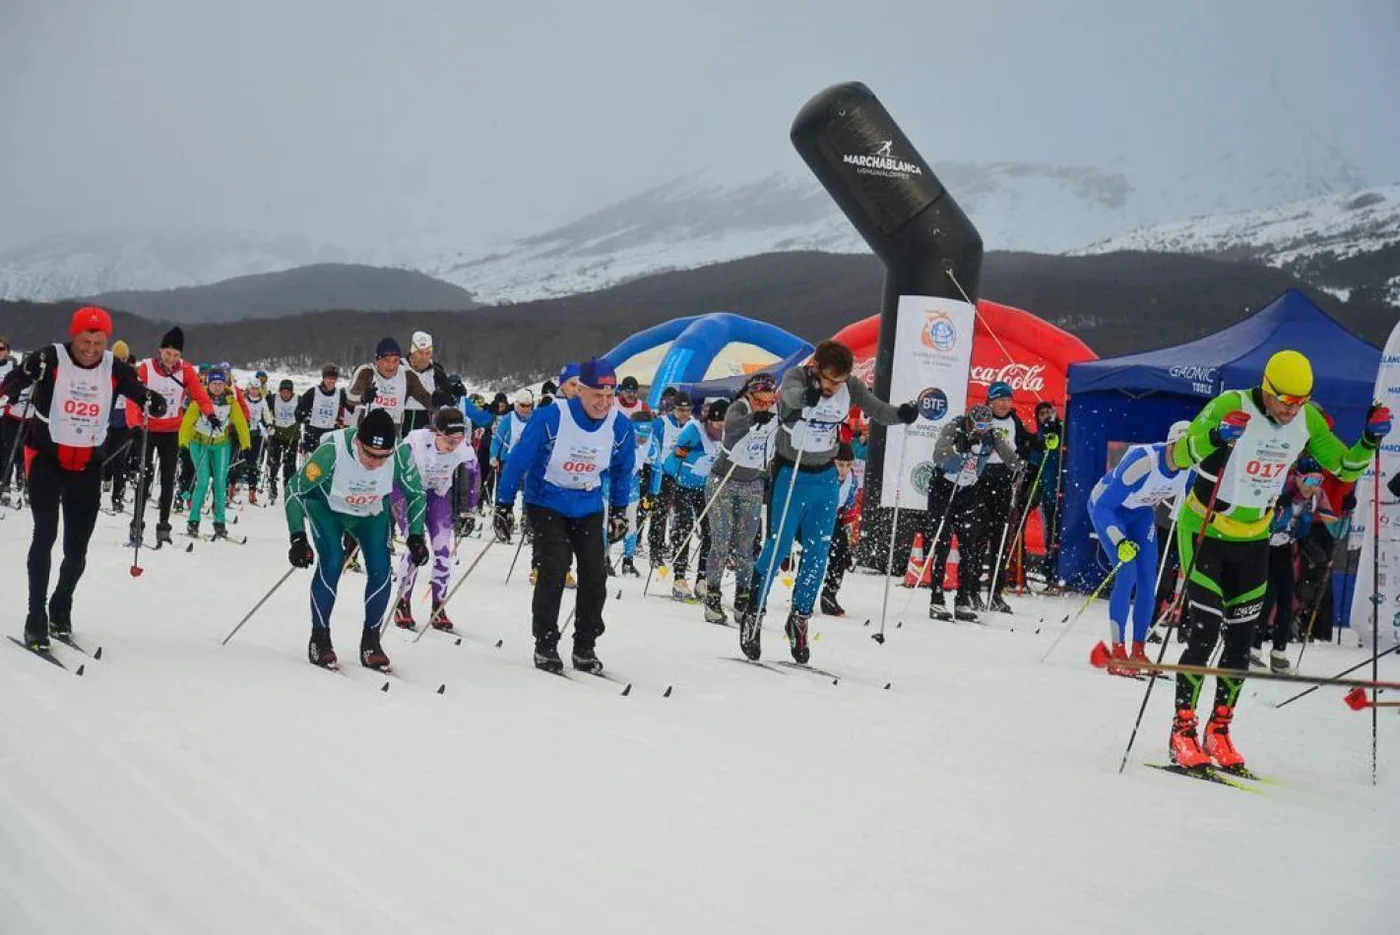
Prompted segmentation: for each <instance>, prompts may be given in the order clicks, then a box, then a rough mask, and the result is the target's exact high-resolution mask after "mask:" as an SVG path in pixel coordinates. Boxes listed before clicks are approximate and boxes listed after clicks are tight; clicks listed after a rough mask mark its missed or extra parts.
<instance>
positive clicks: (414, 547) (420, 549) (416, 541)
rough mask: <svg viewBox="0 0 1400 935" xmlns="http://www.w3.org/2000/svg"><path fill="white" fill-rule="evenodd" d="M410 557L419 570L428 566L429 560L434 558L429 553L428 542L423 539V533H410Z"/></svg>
mask: <svg viewBox="0 0 1400 935" xmlns="http://www.w3.org/2000/svg"><path fill="white" fill-rule="evenodd" d="M408 556H409V558H411V559H412V560H413V564H414V565H416V566H417V567H419V568H422V567H423V566H424V565H426V564H428V559H429V558H431V557H432V553H431V552H429V551H428V540H426V539H424V538H423V534H422V533H421V532H415V533H409V536H408Z"/></svg>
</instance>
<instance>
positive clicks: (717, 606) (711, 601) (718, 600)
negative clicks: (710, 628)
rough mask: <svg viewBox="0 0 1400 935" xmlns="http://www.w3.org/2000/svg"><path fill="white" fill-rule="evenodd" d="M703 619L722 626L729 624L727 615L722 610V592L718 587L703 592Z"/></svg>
mask: <svg viewBox="0 0 1400 935" xmlns="http://www.w3.org/2000/svg"><path fill="white" fill-rule="evenodd" d="M705 621H706V622H707V623H717V624H719V625H720V626H722V627H723V626H728V625H729V616H728V615H727V614H725V612H724V593H723V592H722V591H720V589H719V588H715V589H714V590H712V591H708V592H706V594H705Z"/></svg>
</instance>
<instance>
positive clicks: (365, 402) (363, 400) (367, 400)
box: [360, 383, 378, 409]
mask: <svg viewBox="0 0 1400 935" xmlns="http://www.w3.org/2000/svg"><path fill="white" fill-rule="evenodd" d="M377 395H378V394H377V393H376V392H375V388H374V384H373V383H371V384H370V385H369V389H367V390H365V395H364V396H362V397H360V405H361V406H364V407H365V408H366V409H368V408H369V407H370V406H373V405H374V400H375V398H376V396H377Z"/></svg>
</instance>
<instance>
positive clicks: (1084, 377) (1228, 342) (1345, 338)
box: [1058, 289, 1381, 590]
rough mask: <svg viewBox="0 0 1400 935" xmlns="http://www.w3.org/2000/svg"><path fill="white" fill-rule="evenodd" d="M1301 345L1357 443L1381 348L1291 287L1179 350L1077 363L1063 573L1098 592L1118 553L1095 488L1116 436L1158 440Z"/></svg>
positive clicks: (1316, 392) (1322, 401) (1327, 400)
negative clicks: (1109, 550)
mask: <svg viewBox="0 0 1400 935" xmlns="http://www.w3.org/2000/svg"><path fill="white" fill-rule="evenodd" d="M1284 348H1293V349H1295V350H1299V351H1302V352H1303V353H1304V354H1306V355H1307V356H1308V359H1309V360H1310V361H1311V362H1312V366H1313V376H1314V384H1313V398H1314V399H1315V400H1316V401H1317V403H1318V404H1319V405H1320V406H1322V407H1323V408H1324V409H1325V410H1326V411H1327V412H1328V413H1329V414H1330V415H1331V416H1332V417H1333V418H1334V419H1335V420H1336V423H1337V434H1338V435H1339V436H1340V437H1341V438H1342V439H1344V440H1346V441H1348V442H1351V441H1354V440H1355V439H1356V438H1357V436H1358V435H1359V434H1360V433H1361V426H1362V424H1363V422H1364V421H1365V416H1366V409H1367V407H1368V406H1369V405H1370V403H1371V393H1372V390H1373V389H1374V382H1375V378H1376V372H1377V370H1378V369H1379V368H1380V354H1381V352H1380V350H1379V349H1378V348H1376V347H1373V346H1372V345H1370V344H1368V343H1367V342H1365V341H1363V340H1361V339H1360V338H1358V337H1357V336H1356V335H1354V334H1352V333H1351V332H1350V331H1348V330H1347V329H1346V328H1344V327H1342V326H1341V325H1340V324H1338V323H1337V322H1336V321H1335V320H1334V319H1333V318H1332V317H1331V316H1329V315H1328V314H1327V313H1326V312H1324V311H1322V309H1320V308H1318V307H1317V306H1316V305H1314V304H1313V303H1312V301H1311V300H1310V299H1308V297H1307V296H1306V295H1304V294H1303V293H1302V292H1299V291H1298V290H1296V289H1289V290H1288V291H1287V292H1284V293H1283V294H1282V295H1280V296H1279V297H1278V298H1276V299H1274V300H1273V301H1272V302H1270V303H1269V304H1268V305H1266V306H1264V308H1262V309H1260V310H1259V311H1258V312H1256V313H1255V314H1253V315H1251V316H1250V317H1249V318H1246V319H1245V320H1244V321H1242V322H1239V323H1238V324H1235V325H1231V326H1230V327H1228V328H1226V329H1225V330H1223V331H1218V332H1216V333H1215V334H1213V335H1210V336H1209V337H1205V338H1201V339H1199V340H1196V341H1191V342H1189V343H1187V344H1180V345H1177V346H1176V347H1168V348H1163V349H1161V350H1156V351H1146V352H1144V353H1141V354H1129V355H1127V356H1125V357H1112V358H1108V359H1106V360H1093V361H1085V362H1084V363H1077V364H1071V365H1070V368H1069V407H1068V411H1067V413H1066V419H1065V424H1066V454H1065V465H1064V472H1065V473H1064V478H1063V482H1062V483H1063V489H1064V518H1063V520H1062V522H1061V533H1060V561H1059V569H1058V571H1059V577H1060V578H1061V579H1062V580H1063V581H1065V582H1066V583H1068V584H1069V585H1070V586H1071V587H1076V588H1080V589H1084V590H1088V589H1092V588H1093V587H1096V586H1097V585H1098V584H1099V582H1101V581H1102V580H1103V578H1104V576H1105V575H1106V574H1107V573H1108V570H1109V568H1110V567H1111V566H1110V563H1109V560H1108V559H1107V557H1106V556H1104V554H1103V552H1102V550H1101V549H1100V548H1099V544H1098V540H1097V539H1095V538H1093V537H1092V535H1091V533H1092V532H1093V526H1092V525H1091V524H1090V522H1089V511H1088V502H1089V492H1090V491H1091V490H1092V489H1093V487H1094V484H1095V483H1097V482H1098V480H1099V478H1100V477H1102V476H1103V474H1104V472H1105V471H1106V470H1107V465H1108V451H1109V445H1110V443H1112V442H1127V443H1140V442H1155V441H1161V440H1162V439H1164V438H1165V437H1166V434H1167V429H1168V428H1170V427H1171V424H1172V423H1173V422H1176V421H1177V420H1180V419H1192V418H1195V416H1196V414H1197V413H1199V412H1200V411H1201V407H1202V406H1203V405H1205V403H1206V402H1207V401H1209V400H1210V399H1211V398H1212V397H1214V396H1216V395H1218V394H1220V393H1221V392H1223V391H1224V390H1226V389H1243V388H1246V387H1252V386H1257V385H1258V384H1259V377H1260V374H1261V373H1262V372H1263V370H1264V364H1265V363H1266V362H1267V361H1268V359H1269V357H1270V356H1271V355H1272V354H1273V353H1274V352H1276V351H1280V350H1283V349H1284Z"/></svg>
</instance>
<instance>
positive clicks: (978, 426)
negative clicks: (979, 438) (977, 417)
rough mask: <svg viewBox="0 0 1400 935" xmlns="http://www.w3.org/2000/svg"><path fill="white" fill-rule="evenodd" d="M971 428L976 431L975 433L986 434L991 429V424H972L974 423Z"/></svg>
mask: <svg viewBox="0 0 1400 935" xmlns="http://www.w3.org/2000/svg"><path fill="white" fill-rule="evenodd" d="M972 427H973V428H975V429H976V430H977V431H979V432H987V431H990V430H991V428H992V423H990V422H974V423H972Z"/></svg>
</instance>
